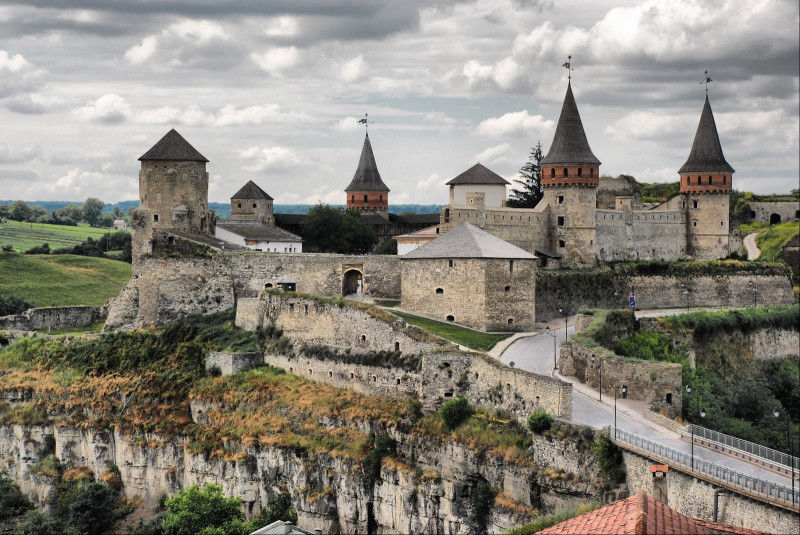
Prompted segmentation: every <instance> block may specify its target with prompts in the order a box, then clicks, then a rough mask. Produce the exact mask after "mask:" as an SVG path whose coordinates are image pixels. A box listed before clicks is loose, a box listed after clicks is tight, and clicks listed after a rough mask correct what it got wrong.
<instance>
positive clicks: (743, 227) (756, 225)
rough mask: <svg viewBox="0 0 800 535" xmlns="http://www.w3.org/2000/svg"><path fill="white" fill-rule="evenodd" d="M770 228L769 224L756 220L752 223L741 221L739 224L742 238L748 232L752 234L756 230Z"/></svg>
mask: <svg viewBox="0 0 800 535" xmlns="http://www.w3.org/2000/svg"><path fill="white" fill-rule="evenodd" d="M768 228H769V225H768V224H767V223H762V222H761V221H754V222H752V223H741V224H740V225H739V234H741V236H742V238H744V237H745V236H747V235H748V234H752V233H754V232H756V233H758V232H761V231H762V230H766V229H768Z"/></svg>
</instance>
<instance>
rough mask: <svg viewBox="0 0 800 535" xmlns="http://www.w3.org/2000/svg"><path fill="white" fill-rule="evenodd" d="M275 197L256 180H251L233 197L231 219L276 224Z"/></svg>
mask: <svg viewBox="0 0 800 535" xmlns="http://www.w3.org/2000/svg"><path fill="white" fill-rule="evenodd" d="M272 203H273V199H272V197H270V196H269V194H268V193H267V192H266V191H264V190H263V189H261V188H259V187H258V185H256V183H255V182H253V181H252V180H249V181H248V182H247V184H245V185H244V186H243V187H242V189H240V190H239V191H237V192H236V193H235V194H234V195H233V197H231V219H232V220H233V221H251V222H254V223H264V224H265V225H270V226H273V227H274V226H275V217H274V214H273V206H272Z"/></svg>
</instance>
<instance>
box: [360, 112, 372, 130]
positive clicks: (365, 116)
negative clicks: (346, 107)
mask: <svg viewBox="0 0 800 535" xmlns="http://www.w3.org/2000/svg"><path fill="white" fill-rule="evenodd" d="M368 117H369V113H365V114H364V118H363V119H359V120H358V122H359V124H363V125H364V129H365V130H369V121H367V118H368Z"/></svg>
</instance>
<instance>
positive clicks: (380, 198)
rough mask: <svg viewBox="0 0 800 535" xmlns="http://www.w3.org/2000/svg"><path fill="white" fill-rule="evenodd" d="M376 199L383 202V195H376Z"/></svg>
mask: <svg viewBox="0 0 800 535" xmlns="http://www.w3.org/2000/svg"><path fill="white" fill-rule="evenodd" d="M378 200H379V201H380V202H381V204H383V195H378Z"/></svg>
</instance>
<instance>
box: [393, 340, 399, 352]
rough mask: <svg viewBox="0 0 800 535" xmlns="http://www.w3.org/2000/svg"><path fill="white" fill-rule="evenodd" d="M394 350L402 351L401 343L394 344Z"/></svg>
mask: <svg viewBox="0 0 800 535" xmlns="http://www.w3.org/2000/svg"><path fill="white" fill-rule="evenodd" d="M394 350H395V351H400V342H395V343H394Z"/></svg>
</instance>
